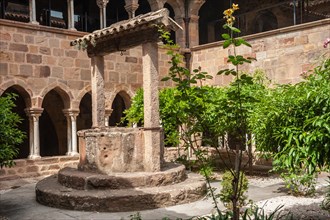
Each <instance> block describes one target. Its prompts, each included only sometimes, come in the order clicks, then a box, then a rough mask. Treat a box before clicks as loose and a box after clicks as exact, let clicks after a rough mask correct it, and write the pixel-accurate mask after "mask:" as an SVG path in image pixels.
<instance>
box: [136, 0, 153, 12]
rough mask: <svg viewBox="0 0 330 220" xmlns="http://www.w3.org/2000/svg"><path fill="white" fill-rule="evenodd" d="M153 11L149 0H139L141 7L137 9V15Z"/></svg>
mask: <svg viewBox="0 0 330 220" xmlns="http://www.w3.org/2000/svg"><path fill="white" fill-rule="evenodd" d="M148 12H151V8H150V4H149V2H148V1H147V0H139V7H138V9H136V11H135V15H136V16H138V15H141V14H146V13H148Z"/></svg>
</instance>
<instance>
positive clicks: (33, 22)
mask: <svg viewBox="0 0 330 220" xmlns="http://www.w3.org/2000/svg"><path fill="white" fill-rule="evenodd" d="M29 23H30V24H36V25H39V22H38V21H30V22H29Z"/></svg>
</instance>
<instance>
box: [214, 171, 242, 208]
mask: <svg viewBox="0 0 330 220" xmlns="http://www.w3.org/2000/svg"><path fill="white" fill-rule="evenodd" d="M233 181H234V176H233V173H232V171H226V172H225V173H224V174H223V176H222V181H221V183H220V184H221V186H222V189H221V190H220V193H219V197H220V200H221V202H223V204H224V206H225V207H226V208H228V209H231V208H232V204H231V202H232V197H233V196H234V188H233V187H234V185H233ZM240 181H241V182H240V184H239V185H238V186H239V192H240V195H239V198H238V203H237V204H238V206H239V207H240V208H241V207H243V206H245V205H246V204H247V202H246V200H247V195H246V193H247V190H248V179H247V178H246V176H245V174H244V172H242V171H241V172H240Z"/></svg>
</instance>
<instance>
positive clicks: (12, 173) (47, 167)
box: [0, 156, 79, 181]
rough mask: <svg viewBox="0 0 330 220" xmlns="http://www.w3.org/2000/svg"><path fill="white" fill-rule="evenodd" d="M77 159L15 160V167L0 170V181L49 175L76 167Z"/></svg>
mask: <svg viewBox="0 0 330 220" xmlns="http://www.w3.org/2000/svg"><path fill="white" fill-rule="evenodd" d="M78 162H79V157H78V156H77V157H68V156H58V157H43V158H41V159H36V160H29V159H20V160H15V163H16V165H15V166H13V167H11V168H2V169H0V181H1V180H10V179H17V178H28V177H36V176H44V175H51V174H55V173H57V172H58V170H59V169H62V168H64V167H75V168H76V167H77V165H78Z"/></svg>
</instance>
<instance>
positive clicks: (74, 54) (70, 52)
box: [65, 50, 78, 58]
mask: <svg viewBox="0 0 330 220" xmlns="http://www.w3.org/2000/svg"><path fill="white" fill-rule="evenodd" d="M65 56H67V57H71V58H77V56H78V51H76V50H66V51H65Z"/></svg>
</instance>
